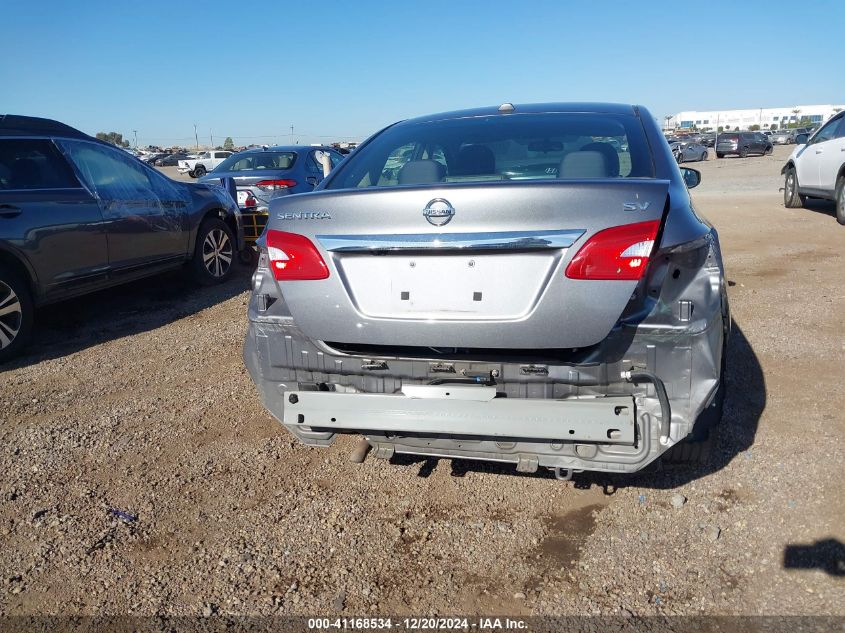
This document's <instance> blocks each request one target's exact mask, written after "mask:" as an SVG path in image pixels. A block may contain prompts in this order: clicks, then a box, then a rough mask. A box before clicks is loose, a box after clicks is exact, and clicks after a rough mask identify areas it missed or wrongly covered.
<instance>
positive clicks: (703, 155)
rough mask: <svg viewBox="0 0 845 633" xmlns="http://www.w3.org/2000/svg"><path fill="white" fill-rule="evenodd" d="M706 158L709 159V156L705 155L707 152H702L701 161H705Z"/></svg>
mask: <svg viewBox="0 0 845 633" xmlns="http://www.w3.org/2000/svg"><path fill="white" fill-rule="evenodd" d="M708 158H710V155H709V154H708V153H707V150H704V151H703V152H701V160H702V161H705V160H707V159H708Z"/></svg>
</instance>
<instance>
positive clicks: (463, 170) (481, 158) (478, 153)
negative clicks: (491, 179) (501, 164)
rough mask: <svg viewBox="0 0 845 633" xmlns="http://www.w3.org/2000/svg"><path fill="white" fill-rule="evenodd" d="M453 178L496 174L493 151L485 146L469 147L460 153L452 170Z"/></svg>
mask: <svg viewBox="0 0 845 633" xmlns="http://www.w3.org/2000/svg"><path fill="white" fill-rule="evenodd" d="M450 171H451V175H453V176H471V175H477V174H493V173H496V157H495V156H494V155H493V150H491V149H490V148H489V147H485V146H484V145H467V146H466V147H464V148H463V149H461V151H460V152H458V156H457V158H456V160H455V164H454V166H453V168H452V169H451V170H450Z"/></svg>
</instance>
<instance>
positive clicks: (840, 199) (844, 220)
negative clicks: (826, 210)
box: [834, 176, 845, 224]
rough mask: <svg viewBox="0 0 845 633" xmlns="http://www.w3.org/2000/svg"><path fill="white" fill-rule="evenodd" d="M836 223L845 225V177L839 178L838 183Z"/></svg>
mask: <svg viewBox="0 0 845 633" xmlns="http://www.w3.org/2000/svg"><path fill="white" fill-rule="evenodd" d="M834 198H835V200H836V221H837V222H839V224H845V176H839V180H837V181H836V194H835V196H834Z"/></svg>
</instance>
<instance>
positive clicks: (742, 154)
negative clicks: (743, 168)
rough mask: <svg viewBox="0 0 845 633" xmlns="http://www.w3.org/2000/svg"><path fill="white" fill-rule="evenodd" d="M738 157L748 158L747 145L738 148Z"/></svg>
mask: <svg viewBox="0 0 845 633" xmlns="http://www.w3.org/2000/svg"><path fill="white" fill-rule="evenodd" d="M739 157H740V158H748V148H747V147H742V148H740V150H739Z"/></svg>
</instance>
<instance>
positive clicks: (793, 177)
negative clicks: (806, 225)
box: [783, 167, 807, 209]
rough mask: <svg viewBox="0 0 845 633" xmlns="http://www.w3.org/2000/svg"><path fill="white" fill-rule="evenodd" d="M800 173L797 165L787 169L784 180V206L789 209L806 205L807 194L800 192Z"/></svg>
mask: <svg viewBox="0 0 845 633" xmlns="http://www.w3.org/2000/svg"><path fill="white" fill-rule="evenodd" d="M798 186H799V185H798V174H797V173H796V172H795V167H790V168H788V169H787V170H786V175H785V176H784V180H783V206H785V207H786V208H787V209H800V208H801V207H803V206H804V202H805V201H806V199H807V198H806V196H802V195H801V194H799V193H798Z"/></svg>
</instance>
